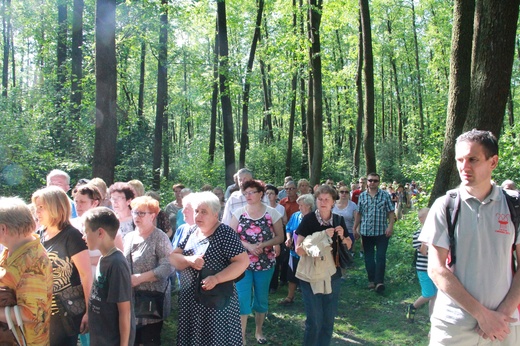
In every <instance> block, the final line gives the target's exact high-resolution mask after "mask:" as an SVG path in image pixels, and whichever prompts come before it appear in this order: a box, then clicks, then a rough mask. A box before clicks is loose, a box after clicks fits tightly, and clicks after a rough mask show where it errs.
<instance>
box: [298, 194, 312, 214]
mask: <svg viewBox="0 0 520 346" xmlns="http://www.w3.org/2000/svg"><path fill="white" fill-rule="evenodd" d="M296 202H297V203H303V204H306V205H308V206H309V207H311V210H314V196H313V195H312V194H310V193H306V194H304V195H301V196H300V197H298V199H297V200H296Z"/></svg>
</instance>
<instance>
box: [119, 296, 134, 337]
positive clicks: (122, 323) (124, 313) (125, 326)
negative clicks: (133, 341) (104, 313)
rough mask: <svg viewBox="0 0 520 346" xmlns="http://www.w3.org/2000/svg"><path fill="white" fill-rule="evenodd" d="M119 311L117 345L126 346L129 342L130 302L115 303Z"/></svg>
mask: <svg viewBox="0 0 520 346" xmlns="http://www.w3.org/2000/svg"><path fill="white" fill-rule="evenodd" d="M117 309H118V310H119V340H120V341H119V345H120V346H127V345H128V342H129V341H130V331H131V318H132V313H131V311H130V309H131V305H130V301H126V302H120V303H117Z"/></svg>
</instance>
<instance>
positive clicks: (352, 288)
mask: <svg viewBox="0 0 520 346" xmlns="http://www.w3.org/2000/svg"><path fill="white" fill-rule="evenodd" d="M415 216H416V215H415V214H412V213H411V214H408V218H407V220H405V221H400V222H399V223H398V224H396V227H395V232H394V236H393V237H392V239H391V240H390V246H389V248H388V253H387V270H386V280H385V285H386V292H385V293H384V294H383V295H378V294H376V293H375V292H374V291H371V290H368V289H367V288H366V287H367V284H368V282H367V279H366V272H365V268H364V262H363V260H362V259H360V258H359V256H356V259H355V268H353V269H349V270H348V271H347V273H346V277H345V278H346V280H345V281H344V282H343V283H342V286H341V294H340V299H339V305H338V315H337V317H336V322H335V325H334V334H333V340H332V345H399V346H401V345H414V346H421V345H427V344H428V330H429V318H428V307H427V306H423V307H422V308H421V309H419V310H417V313H416V315H415V322H414V323H408V322H407V320H406V318H405V309H406V306H407V305H408V304H410V303H412V302H413V301H414V300H415V299H416V298H417V297H418V296H419V295H420V292H421V290H420V286H419V283H418V281H417V276H416V273H415V269H413V268H412V267H411V261H412V257H413V256H412V254H413V251H412V248H411V239H412V234H413V232H414V231H415V230H416V228H417V224H416V223H415V221H414V220H415V219H416V218H415ZM286 294H287V287H280V288H279V289H278V292H276V293H275V294H271V295H270V298H269V313H268V316H267V320H266V321H265V324H264V334H265V336H266V338H267V339H268V341H269V345H280V346H293V345H294V346H296V345H301V344H302V340H303V331H304V325H305V311H304V307H303V301H302V299H301V295H300V293H299V292H297V294H296V299H295V302H294V304H293V305H292V306H289V307H283V306H279V305H278V304H277V302H278V301H279V300H281V299H283V298H284V297H285V296H286ZM176 300H177V299H176V297H175V299H174V301H175V303H174V306H173V313H172V316H170V317H169V318H168V320H167V321H166V322H165V326H164V329H163V335H162V336H163V344H164V345H175V335H176V328H177V317H176V312H177V306H176ZM247 343H248V345H256V344H257V343H256V340H255V338H254V317H253V316H251V317H250V318H249V321H248V330H247Z"/></svg>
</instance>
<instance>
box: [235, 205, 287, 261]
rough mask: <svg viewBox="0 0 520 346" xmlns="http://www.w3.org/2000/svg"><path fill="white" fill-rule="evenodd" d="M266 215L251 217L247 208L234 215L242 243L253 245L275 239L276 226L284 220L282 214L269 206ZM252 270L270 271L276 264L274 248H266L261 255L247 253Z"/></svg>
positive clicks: (237, 211)
mask: <svg viewBox="0 0 520 346" xmlns="http://www.w3.org/2000/svg"><path fill="white" fill-rule="evenodd" d="M265 208H266V209H265V213H264V215H262V216H261V217H260V218H258V219H253V218H251V217H250V216H249V214H248V213H247V211H246V208H245V207H242V208H240V209H238V210H236V211H235V212H234V213H233V216H235V217H236V218H237V220H238V226H237V233H238V236H239V238H240V240H241V241H246V242H248V243H251V244H255V243H261V242H265V241H268V240H270V239H273V238H274V236H275V234H274V224H275V223H276V222H277V221H278V220H280V219H281V218H282V216H281V215H280V213H279V212H278V211H277V210H276V209H274V208H271V207H269V206H265ZM247 254H248V256H249V268H248V269H250V270H255V271H258V270H268V269H270V268H271V267H273V266H274V265H275V264H276V256H275V253H274V251H273V247H272V246H266V247H265V248H264V251H263V252H262V253H261V254H260V255H255V254H252V253H250V252H249V251H248V252H247Z"/></svg>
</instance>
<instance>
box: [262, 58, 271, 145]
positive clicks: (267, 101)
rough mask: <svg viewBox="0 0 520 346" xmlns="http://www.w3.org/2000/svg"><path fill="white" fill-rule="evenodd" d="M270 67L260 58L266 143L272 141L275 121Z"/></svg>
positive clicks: (263, 123) (263, 126)
mask: <svg viewBox="0 0 520 346" xmlns="http://www.w3.org/2000/svg"><path fill="white" fill-rule="evenodd" d="M269 70H270V69H269V67H268V66H266V65H265V62H264V60H263V59H260V73H261V75H262V91H263V94H264V119H263V121H262V130H263V131H264V133H265V135H264V140H265V143H270V142H272V140H273V138H274V136H273V122H272V118H271V109H272V108H273V101H272V96H271V81H270V78H269V73H268V71H269Z"/></svg>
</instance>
